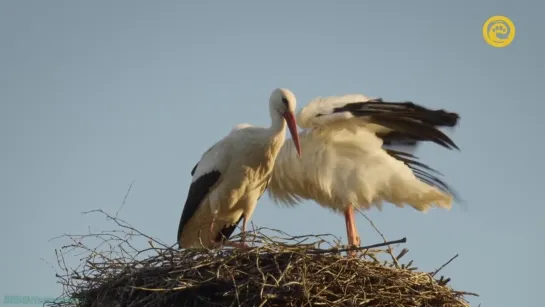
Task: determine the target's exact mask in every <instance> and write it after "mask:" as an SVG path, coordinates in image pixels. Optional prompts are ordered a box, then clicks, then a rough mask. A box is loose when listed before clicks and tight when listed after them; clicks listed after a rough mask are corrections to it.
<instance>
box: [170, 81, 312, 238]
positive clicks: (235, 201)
mask: <svg viewBox="0 0 545 307" xmlns="http://www.w3.org/2000/svg"><path fill="white" fill-rule="evenodd" d="M295 107H296V99H295V96H294V94H293V93H292V92H291V91H290V90H287V89H275V90H274V91H273V93H272V94H271V97H270V100H269V111H270V115H271V120H272V124H271V126H270V128H261V127H253V126H251V125H249V124H242V125H237V126H236V127H235V128H234V129H233V130H231V132H230V133H229V134H228V135H227V136H226V137H224V138H223V139H222V140H220V141H219V142H217V143H216V144H215V145H214V146H212V147H211V148H210V149H208V150H207V151H206V152H205V153H204V154H203V155H202V157H201V160H200V161H199V162H198V163H197V165H195V167H194V168H193V170H192V171H191V175H192V176H193V179H192V182H191V186H190V187H189V192H188V194H187V200H186V202H185V205H184V209H183V212H182V216H181V218H180V224H179V228H178V244H179V245H180V247H181V248H192V247H208V248H211V247H216V246H218V245H220V244H222V243H223V244H224V245H225V246H231V247H243V246H246V245H245V244H244V237H243V242H242V244H236V243H235V242H230V241H227V239H228V238H229V237H230V235H231V234H232V233H233V231H234V230H235V228H236V225H237V224H238V223H239V222H240V221H241V220H244V222H243V224H242V232H243V236H244V232H245V230H246V225H247V223H248V220H250V219H251V217H252V214H253V212H254V209H255V206H256V203H257V200H258V199H259V198H260V197H261V195H262V194H263V192H264V191H265V189H266V187H267V184H268V182H269V180H270V176H271V173H272V170H273V166H274V162H275V159H276V156H277V155H278V152H279V151H280V148H281V147H282V145H283V144H284V140H285V129H286V123H287V126H288V128H289V131H290V133H291V136H292V138H293V143H294V145H295V148H296V150H297V154H298V155H299V156H300V155H301V151H300V147H299V138H298V135H297V124H296V121H295V115H294V112H295ZM294 154H295V153H294Z"/></svg>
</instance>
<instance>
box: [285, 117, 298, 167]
mask: <svg viewBox="0 0 545 307" xmlns="http://www.w3.org/2000/svg"><path fill="white" fill-rule="evenodd" d="M284 118H285V119H286V123H288V129H289V130H290V134H291V138H292V139H293V143H295V149H297V155H298V156H299V157H301V145H299V134H298V133H297V123H296V122H295V116H294V115H293V112H290V111H286V112H285V113H284Z"/></svg>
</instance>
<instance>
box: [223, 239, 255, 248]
mask: <svg viewBox="0 0 545 307" xmlns="http://www.w3.org/2000/svg"><path fill="white" fill-rule="evenodd" d="M223 246H229V247H234V248H240V249H248V248H250V246H249V245H248V244H246V243H244V242H233V241H225V242H223Z"/></svg>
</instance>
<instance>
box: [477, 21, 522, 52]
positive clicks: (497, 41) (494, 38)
mask: <svg viewBox="0 0 545 307" xmlns="http://www.w3.org/2000/svg"><path fill="white" fill-rule="evenodd" d="M483 38H484V41H485V42H487V43H488V44H489V45H490V46H492V47H496V48H503V47H506V46H508V45H509V44H511V42H512V41H513V39H514V38H515V24H514V23H513V22H512V21H511V19H509V18H507V17H505V16H492V17H490V18H488V20H486V22H485V23H484V25H483Z"/></svg>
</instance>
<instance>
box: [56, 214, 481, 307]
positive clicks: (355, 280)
mask: <svg viewBox="0 0 545 307" xmlns="http://www.w3.org/2000/svg"><path fill="white" fill-rule="evenodd" d="M99 212H101V213H103V214H106V213H104V212H103V211H100V210H99ZM106 215H107V214H106ZM107 217H108V218H110V219H112V220H114V221H115V222H116V223H117V225H118V226H119V227H120V228H121V230H115V231H109V232H104V231H102V232H99V233H92V232H90V233H89V234H85V235H65V236H64V237H68V238H69V239H71V241H72V243H71V244H69V245H67V246H64V247H63V248H62V249H61V250H58V251H57V258H58V261H59V262H58V263H59V266H60V267H61V270H62V274H59V273H57V278H58V279H59V282H60V283H61V284H62V285H63V288H64V294H63V296H62V297H64V299H61V300H60V301H59V302H56V303H53V304H50V306H77V307H91V306H97V307H98V306H101V307H109V306H112V307H113V306H135V307H136V306H404V307H408V306H434V307H435V306H450V307H458V306H459V307H465V306H469V304H468V303H467V301H466V300H465V299H464V296H466V295H476V294H472V293H468V292H461V291H454V290H453V289H451V288H450V287H449V286H448V285H447V283H448V282H449V280H450V279H445V278H444V277H441V278H440V279H436V278H435V277H434V276H435V275H436V273H437V271H436V272H433V273H427V272H418V271H417V269H416V268H414V267H411V265H412V261H410V262H409V263H408V264H399V258H401V257H402V256H403V255H405V254H406V253H407V250H406V249H403V250H402V252H401V253H400V255H398V256H397V257H394V254H393V253H392V249H391V248H390V247H389V246H388V248H387V249H385V250H381V249H377V248H376V246H380V245H382V246H386V245H387V243H383V244H376V245H375V247H362V248H358V249H357V250H358V256H357V257H352V258H351V257H347V256H346V255H345V252H346V249H345V248H343V247H342V246H341V245H340V244H338V243H330V241H332V239H333V241H334V242H338V239H336V238H334V237H333V236H331V235H309V236H297V237H292V236H291V237H290V236H289V235H287V234H285V233H282V232H280V231H277V230H271V229H264V228H261V229H253V230H252V231H250V232H248V233H247V241H250V242H249V243H250V246H251V248H250V249H244V250H243V249H240V250H239V249H220V250H207V249H194V250H179V249H178V248H177V247H176V246H167V245H165V244H163V243H161V242H159V241H158V240H155V239H153V238H151V237H149V236H147V235H145V234H143V233H141V232H139V231H137V230H135V229H134V228H132V227H131V226H129V225H128V224H126V223H125V222H123V221H121V220H119V219H117V218H115V217H112V216H109V215H107ZM266 233H267V234H266ZM271 233H272V234H275V235H272V234H271ZM236 238H237V237H236V236H235V237H233V240H236ZM136 239H144V241H143V242H144V243H145V244H146V245H147V247H148V248H143V249H142V248H136V247H133V246H135V245H133V244H134V243H133V241H135V240H136ZM87 240H97V242H98V246H97V247H96V248H89V247H88V246H86V244H85V243H84V241H87ZM146 241H147V242H146ZM401 241H402V240H401ZM398 242H399V241H398ZM69 252H70V253H73V252H76V253H77V254H78V255H79V256H80V257H82V256H83V258H80V259H81V263H80V264H79V265H78V266H77V267H76V268H75V269H72V268H69V267H68V265H67V264H66V263H67V262H68V261H67V257H66V255H67V253H69ZM381 256H388V257H389V258H390V260H380V259H379V258H380V257H381Z"/></svg>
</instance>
